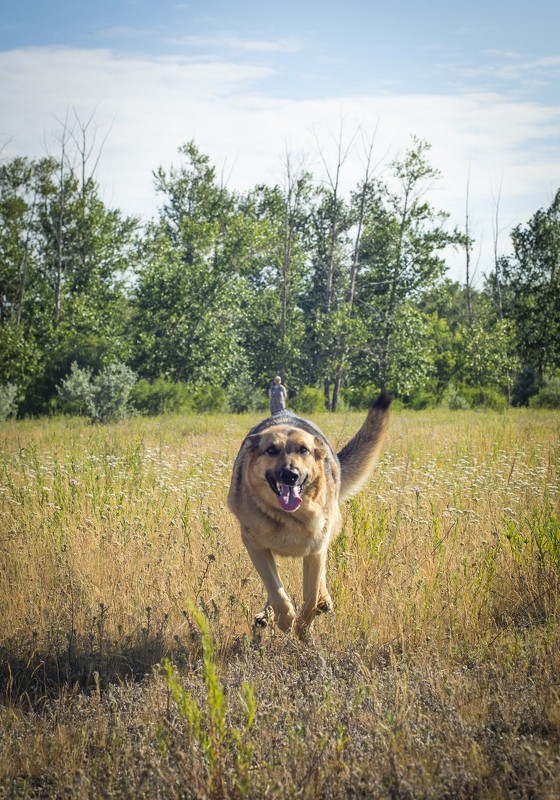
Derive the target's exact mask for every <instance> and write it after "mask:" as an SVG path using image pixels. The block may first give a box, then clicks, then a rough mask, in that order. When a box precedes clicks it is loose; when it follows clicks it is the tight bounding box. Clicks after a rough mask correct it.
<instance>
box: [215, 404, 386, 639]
mask: <svg viewBox="0 0 560 800" xmlns="http://www.w3.org/2000/svg"><path fill="white" fill-rule="evenodd" d="M390 402H391V400H390V398H389V396H388V395H387V394H386V393H384V392H383V393H382V394H381V395H380V396H379V397H378V398H377V400H376V401H375V403H373V405H372V406H371V408H370V410H369V412H368V415H367V418H366V420H365V422H364V424H363V425H362V427H361V428H360V430H359V431H358V432H357V433H356V435H355V436H354V437H353V438H352V439H351V440H350V441H349V442H348V444H347V445H346V446H345V447H344V448H343V449H342V450H341V451H340V452H339V453H338V455H337V454H336V453H335V451H334V450H333V448H332V447H331V445H330V444H329V442H328V440H327V439H326V437H325V436H324V435H323V433H321V431H320V430H319V428H318V427H317V426H316V425H314V424H313V423H312V422H309V421H308V420H305V419H301V418H300V417H297V416H296V415H295V414H293V413H292V412H291V411H287V410H286V411H280V412H279V413H277V414H274V415H273V416H272V417H269V418H268V419H265V420H264V421H263V422H261V423H260V424H259V425H257V426H256V427H255V428H253V429H252V430H251V431H249V433H248V434H247V436H246V437H245V439H244V441H243V443H242V445H241V449H240V450H239V454H238V456H237V458H236V460H235V463H234V466H233V474H232V479H231V485H230V489H229V495H228V506H229V508H230V510H231V511H232V512H233V513H234V514H235V516H236V517H237V518H238V520H239V523H240V525H241V536H242V539H243V542H244V544H245V547H246V548H247V551H248V553H249V556H250V557H251V560H252V562H253V564H254V566H255V568H256V570H257V572H258V573H259V575H260V577H261V579H262V581H263V583H264V586H265V588H266V591H267V593H268V599H267V603H266V605H265V610H264V611H263V612H262V613H261V614H258V615H257V616H256V617H255V624H256V625H260V626H265V625H266V624H267V621H268V620H269V619H270V617H271V616H272V615H271V612H270V609H272V610H273V612H274V618H275V620H276V623H277V624H278V626H279V627H280V628H281V630H283V631H286V632H288V631H290V630H291V628H292V626H293V624H294V620H295V618H296V614H295V610H294V607H293V605H292V603H291V601H290V598H289V597H288V595H287V594H286V592H285V590H284V586H283V585H282V581H281V580H280V576H279V574H278V568H277V566H276V561H275V558H274V556H275V555H279V556H295V557H300V558H303V606H302V609H301V612H300V614H299V615H298V618H297V620H296V621H295V628H296V633H297V634H298V636H299V637H300V638H305V637H306V636H307V635H308V633H309V631H310V628H311V625H312V623H313V620H314V618H315V616H316V615H317V614H318V613H321V612H324V611H331V610H332V600H331V598H330V595H329V592H328V589H327V584H326V560H327V550H328V547H329V545H330V543H331V541H332V540H333V538H334V537H335V536H336V534H337V533H338V532H339V530H340V525H341V519H340V511H339V506H338V504H339V502H341V501H343V500H346V499H347V498H348V497H350V496H351V495H353V494H354V493H355V492H357V491H358V490H359V489H360V488H361V487H362V486H363V484H364V483H365V481H366V480H367V478H368V476H369V474H370V472H371V470H372V468H373V465H374V463H375V461H376V459H377V456H378V455H379V451H380V450H381V445H382V443H383V439H384V435H385V429H386V427H387V421H388V417H389V405H390Z"/></svg>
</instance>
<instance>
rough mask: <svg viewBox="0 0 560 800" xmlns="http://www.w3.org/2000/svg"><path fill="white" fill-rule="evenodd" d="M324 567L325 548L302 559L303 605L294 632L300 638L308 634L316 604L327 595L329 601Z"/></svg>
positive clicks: (314, 614)
mask: <svg viewBox="0 0 560 800" xmlns="http://www.w3.org/2000/svg"><path fill="white" fill-rule="evenodd" d="M326 567H327V549H326V548H325V550H322V551H321V552H320V553H315V554H313V555H310V556H305V558H304V559H303V606H302V609H301V614H300V615H299V616H298V620H297V623H296V633H297V635H298V636H299V638H300V639H305V638H307V636H308V635H309V632H310V630H311V626H312V624H313V620H314V619H315V617H316V616H317V613H318V611H319V609H318V608H317V604H318V603H319V602H320V601H321V602H323V601H324V600H326V599H327V597H328V600H329V601H330V597H329V595H328V592H327V585H326ZM325 595H326V597H325ZM321 610H322V609H321Z"/></svg>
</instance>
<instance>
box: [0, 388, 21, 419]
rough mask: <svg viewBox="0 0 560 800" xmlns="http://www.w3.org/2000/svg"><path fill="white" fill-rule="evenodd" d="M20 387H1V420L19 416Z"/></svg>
mask: <svg viewBox="0 0 560 800" xmlns="http://www.w3.org/2000/svg"><path fill="white" fill-rule="evenodd" d="M18 395H19V390H18V387H17V386H16V385H15V384H13V383H6V384H5V385H4V386H0V420H4V419H10V417H15V416H16V415H17V408H18Z"/></svg>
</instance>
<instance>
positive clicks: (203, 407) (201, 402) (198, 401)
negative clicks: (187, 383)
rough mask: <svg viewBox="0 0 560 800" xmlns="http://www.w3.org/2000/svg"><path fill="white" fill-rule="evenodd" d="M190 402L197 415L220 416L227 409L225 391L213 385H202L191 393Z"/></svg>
mask: <svg viewBox="0 0 560 800" xmlns="http://www.w3.org/2000/svg"><path fill="white" fill-rule="evenodd" d="M189 395H190V402H191V405H192V408H193V410H194V411H196V413H197V414H219V413H220V412H221V411H225V410H226V408H227V398H226V393H225V390H224V389H222V387H221V386H214V385H213V384H201V385H200V386H196V387H195V388H194V389H192V390H191V391H190V393H189Z"/></svg>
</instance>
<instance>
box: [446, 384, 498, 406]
mask: <svg viewBox="0 0 560 800" xmlns="http://www.w3.org/2000/svg"><path fill="white" fill-rule="evenodd" d="M447 406H448V408H450V409H451V410H452V411H464V410H466V409H467V408H489V409H492V410H494V411H505V409H506V408H507V400H506V398H505V397H504V395H503V394H501V393H500V392H498V391H496V389H490V388H488V387H485V386H462V387H461V388H460V389H459V388H457V387H456V386H454V385H451V386H449V388H448V390H447Z"/></svg>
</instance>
